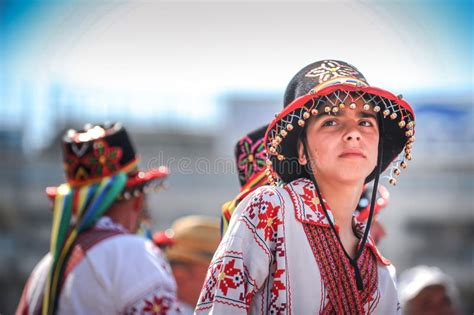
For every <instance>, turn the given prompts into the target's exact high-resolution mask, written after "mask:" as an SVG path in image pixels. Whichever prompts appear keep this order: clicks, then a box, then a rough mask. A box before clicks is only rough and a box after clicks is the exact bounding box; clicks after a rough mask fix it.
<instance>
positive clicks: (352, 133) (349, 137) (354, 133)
mask: <svg viewBox="0 0 474 315" xmlns="http://www.w3.org/2000/svg"><path fill="white" fill-rule="evenodd" d="M360 137H361V136H360V132H359V131H358V130H357V128H351V129H350V130H348V131H347V133H346V134H345V135H344V139H345V140H346V141H354V140H356V141H360Z"/></svg>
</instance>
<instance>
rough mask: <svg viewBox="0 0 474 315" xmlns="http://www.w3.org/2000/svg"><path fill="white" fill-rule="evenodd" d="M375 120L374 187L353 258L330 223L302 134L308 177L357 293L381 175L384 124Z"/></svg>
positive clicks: (304, 133) (304, 137)
mask: <svg viewBox="0 0 474 315" xmlns="http://www.w3.org/2000/svg"><path fill="white" fill-rule="evenodd" d="M377 119H378V122H379V143H378V154H377V166H376V168H375V179H374V186H373V189H372V197H371V200H370V211H369V216H368V218H367V225H366V228H365V231H364V235H363V237H362V240H361V241H360V242H359V245H358V246H357V251H356V254H355V256H354V257H353V258H352V257H351V256H350V255H349V254H348V253H347V251H346V249H345V248H344V245H343V244H342V241H341V239H340V237H339V233H338V232H337V230H336V227H335V226H334V222H332V220H331V219H330V217H329V215H328V211H327V209H326V206H325V205H324V202H323V198H322V195H321V191H320V189H319V187H318V185H317V183H316V179H315V178H314V173H313V171H312V168H311V163H310V161H311V160H312V159H311V156H310V155H309V151H308V140H307V138H306V130H304V131H303V133H302V140H303V149H304V154H305V156H306V158H307V167H308V174H309V177H310V179H311V181H312V182H313V184H314V187H315V189H316V193H317V194H318V198H319V200H320V204H321V206H322V208H323V211H324V214H325V215H326V218H327V220H328V222H329V225H330V226H331V229H332V230H333V232H334V234H335V235H336V238H337V241H338V242H339V244H340V245H341V247H342V250H343V251H344V254H345V256H346V257H347V259H348V260H349V262H350V264H351V266H352V267H353V268H354V274H355V280H356V284H357V289H358V290H359V291H362V290H363V289H364V284H363V282H362V276H361V273H360V268H359V266H358V264H357V261H358V259H359V257H360V256H361V255H362V253H363V251H364V249H365V245H366V243H367V239H368V238H369V231H370V227H371V226H372V220H373V216H374V208H375V202H376V197H377V188H378V184H379V178H380V174H381V173H382V160H383V136H384V122H383V118H382V117H381V116H380V115H378V116H377Z"/></svg>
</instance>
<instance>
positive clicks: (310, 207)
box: [286, 178, 332, 226]
mask: <svg viewBox="0 0 474 315" xmlns="http://www.w3.org/2000/svg"><path fill="white" fill-rule="evenodd" d="M286 190H287V191H288V193H289V194H290V197H291V200H292V201H293V204H294V206H295V211H296V219H298V221H300V222H302V223H312V224H318V225H321V226H329V222H328V220H327V218H326V215H325V214H324V211H323V208H322V206H321V201H320V200H319V198H318V195H317V193H316V190H315V189H314V185H313V183H312V182H311V181H310V180H308V179H305V178H302V179H297V180H295V181H293V182H292V183H291V185H287V186H286ZM301 191H302V192H303V193H301ZM298 197H299V198H298ZM301 201H303V204H301ZM324 205H325V206H326V209H329V206H328V204H327V203H326V202H324ZM329 216H330V217H331V219H332V216H331V214H329Z"/></svg>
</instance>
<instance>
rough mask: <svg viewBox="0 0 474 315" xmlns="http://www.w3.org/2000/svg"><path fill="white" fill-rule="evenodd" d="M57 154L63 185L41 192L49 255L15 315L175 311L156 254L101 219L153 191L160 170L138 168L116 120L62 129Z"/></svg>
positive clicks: (164, 266) (163, 172)
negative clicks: (46, 206)
mask: <svg viewBox="0 0 474 315" xmlns="http://www.w3.org/2000/svg"><path fill="white" fill-rule="evenodd" d="M63 153H64V167H65V173H66V178H67V183H65V184H62V185H60V186H59V187H49V188H48V189H47V194H48V196H49V197H50V198H51V199H52V200H53V202H54V207H53V225H52V233H51V245H50V252H49V253H48V254H47V255H46V256H45V257H44V258H43V259H42V260H41V261H40V262H39V263H38V264H37V266H36V267H35V269H34V270H33V272H32V274H31V276H30V277H29V279H28V281H27V283H26V286H25V288H24V291H23V295H22V297H21V300H20V303H19V306H18V309H17V314H40V313H41V314H44V315H46V314H167V313H173V312H176V311H177V306H176V284H175V281H174V279H173V276H172V274H171V272H170V267H169V265H168V263H167V261H166V259H165V257H164V256H163V254H162V253H161V252H160V250H159V249H158V248H157V247H156V246H154V245H153V243H152V242H151V241H148V240H146V239H144V238H142V237H140V236H137V235H132V234H131V233H130V231H128V230H127V229H126V228H125V227H123V226H122V225H120V224H118V223H116V222H114V221H113V220H112V219H111V218H110V217H108V216H106V215H104V214H105V213H106V211H107V210H108V209H109V207H110V206H111V205H113V204H114V203H115V202H116V201H117V200H120V199H130V198H133V197H134V196H139V195H140V194H142V193H144V192H146V191H148V190H150V189H152V188H157V187H159V185H160V184H161V182H162V181H163V179H164V178H165V177H166V176H167V175H168V169H167V168H166V167H160V168H157V169H152V170H149V171H147V172H142V171H139V170H138V168H137V165H138V161H139V159H138V155H137V154H136V153H135V150H134V148H133V146H132V143H131V141H130V139H129V137H128V134H127V132H126V130H125V129H124V128H123V127H122V126H121V124H119V123H116V124H113V125H107V126H102V125H98V126H87V127H86V128H85V130H80V131H76V130H69V131H68V132H67V133H66V135H65V136H64V138H63ZM130 211H132V210H130Z"/></svg>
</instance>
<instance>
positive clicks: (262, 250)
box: [196, 188, 289, 314]
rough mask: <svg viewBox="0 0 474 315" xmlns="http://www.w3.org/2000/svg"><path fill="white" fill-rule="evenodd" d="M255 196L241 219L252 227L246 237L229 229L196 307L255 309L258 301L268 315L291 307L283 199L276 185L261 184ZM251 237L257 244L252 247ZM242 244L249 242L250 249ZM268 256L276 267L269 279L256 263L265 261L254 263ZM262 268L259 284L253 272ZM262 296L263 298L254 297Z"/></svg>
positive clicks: (207, 308)
mask: <svg viewBox="0 0 474 315" xmlns="http://www.w3.org/2000/svg"><path fill="white" fill-rule="evenodd" d="M249 198H251V199H250V200H249V202H248V204H247V207H246V208H245V209H244V210H243V211H242V212H241V214H240V218H239V222H240V223H241V224H242V226H243V227H245V228H246V229H247V230H245V231H243V233H242V234H239V236H240V237H242V235H245V236H244V239H240V237H238V238H236V239H237V241H235V240H236V239H232V238H231V237H230V236H229V235H227V234H226V236H225V237H224V239H223V242H222V243H221V245H220V246H219V248H218V250H217V253H216V256H215V257H217V258H214V261H213V262H212V263H211V266H210V267H209V270H208V273H207V276H206V280H205V282H204V286H203V289H202V291H201V296H200V297H199V301H198V304H197V308H196V311H203V310H209V309H211V308H212V307H213V305H215V304H225V305H226V306H230V307H235V308H239V309H245V310H246V311H249V310H250V306H251V305H252V303H253V302H255V303H256V304H257V305H259V306H261V312H262V314H267V313H268V314H281V313H285V312H287V311H288V303H289V297H288V294H289V293H288V292H287V290H288V284H287V282H288V275H287V271H286V250H285V244H284V234H283V216H282V204H280V202H279V201H280V199H279V197H278V194H277V193H275V190H274V189H273V188H261V189H260V190H259V191H256V192H255V193H254V194H253V195H251V196H249ZM228 238H229V239H228ZM233 241H235V243H234V242H233ZM226 242H229V243H226ZM240 242H242V243H240ZM247 242H252V243H254V244H253V245H252V246H250V247H247V246H246V243H247ZM242 246H245V248H246V250H245V252H243V250H242V249H243V248H242ZM219 253H222V254H219ZM262 254H263V255H262ZM263 257H265V258H266V259H268V262H266V263H268V266H269V267H270V270H269V274H268V275H267V276H266V278H264V279H263V278H262V274H261V272H262V271H261V270H260V268H259V267H258V268H256V266H257V265H258V264H259V263H260V264H262V263H263V261H261V260H259V261H258V262H255V264H252V263H253V262H254V261H253V260H252V259H263ZM246 263H248V264H249V265H246ZM249 267H251V268H250V269H249ZM266 268H268V267H266ZM266 268H264V269H266ZM256 269H257V270H258V272H259V273H260V278H259V279H258V280H259V282H258V283H257V280H256V279H254V277H253V276H251V274H252V272H254V273H255V272H256ZM256 295H258V299H257V300H256V301H254V298H255V299H256V297H255V296H256Z"/></svg>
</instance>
